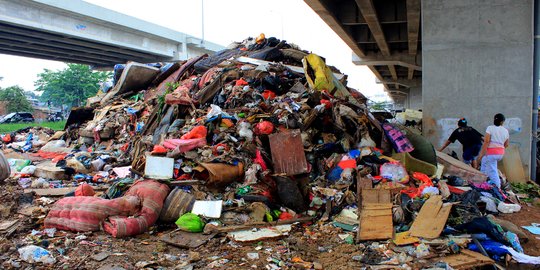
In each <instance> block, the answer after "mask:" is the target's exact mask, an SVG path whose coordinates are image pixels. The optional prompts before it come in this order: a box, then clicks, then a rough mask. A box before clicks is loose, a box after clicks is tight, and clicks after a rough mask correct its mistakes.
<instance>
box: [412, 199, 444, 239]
mask: <svg viewBox="0 0 540 270" xmlns="http://www.w3.org/2000/svg"><path fill="white" fill-rule="evenodd" d="M451 209H452V204H443V202H442V197H441V196H440V195H435V196H431V197H430V198H429V199H428V200H427V201H426V202H425V203H424V205H423V206H422V209H420V213H418V216H417V217H416V219H415V220H414V222H413V224H412V226H411V229H410V230H409V232H410V233H411V235H412V236H417V237H422V238H428V239H433V238H437V237H439V235H440V234H441V232H442V230H443V229H444V225H445V224H446V220H447V219H448V215H449V214H450V210H451Z"/></svg>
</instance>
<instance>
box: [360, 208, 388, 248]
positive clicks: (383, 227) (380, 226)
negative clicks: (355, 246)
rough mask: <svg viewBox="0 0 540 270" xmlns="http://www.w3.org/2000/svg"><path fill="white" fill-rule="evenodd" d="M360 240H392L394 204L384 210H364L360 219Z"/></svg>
mask: <svg viewBox="0 0 540 270" xmlns="http://www.w3.org/2000/svg"><path fill="white" fill-rule="evenodd" d="M360 228H362V229H361V230H360V231H359V239H360V240H384V239H390V238H392V235H393V231H394V227H393V224H392V204H391V203H389V204H387V206H386V208H384V209H366V208H363V209H362V215H361V217H360Z"/></svg>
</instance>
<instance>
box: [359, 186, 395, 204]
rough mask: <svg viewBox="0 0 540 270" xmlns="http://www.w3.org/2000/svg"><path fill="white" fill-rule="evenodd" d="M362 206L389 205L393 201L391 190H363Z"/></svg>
mask: <svg viewBox="0 0 540 270" xmlns="http://www.w3.org/2000/svg"><path fill="white" fill-rule="evenodd" d="M362 198H363V200H362V205H366V204H379V203H389V202H390V201H391V196H390V190H389V189H362Z"/></svg>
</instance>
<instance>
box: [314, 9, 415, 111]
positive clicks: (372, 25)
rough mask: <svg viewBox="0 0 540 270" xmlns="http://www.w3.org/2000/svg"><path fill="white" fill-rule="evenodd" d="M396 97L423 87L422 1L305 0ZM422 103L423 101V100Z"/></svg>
mask: <svg viewBox="0 0 540 270" xmlns="http://www.w3.org/2000/svg"><path fill="white" fill-rule="evenodd" d="M304 1H305V2H306V3H307V4H308V5H309V6H310V7H311V8H312V9H313V10H314V11H315V12H316V13H317V14H318V15H319V16H320V17H321V18H322V19H323V20H324V21H325V22H326V23H327V24H328V25H329V26H330V28H332V30H334V32H336V33H337V34H338V35H339V36H340V37H341V39H343V41H345V43H347V45H349V47H350V48H351V49H352V51H353V54H354V55H353V63H356V64H358V65H366V66H368V67H369V69H370V70H371V71H372V72H373V74H374V75H375V76H376V77H377V79H378V81H377V82H378V83H381V84H383V85H384V88H385V90H386V91H387V93H388V94H389V95H390V96H391V97H393V98H394V99H395V100H401V99H403V97H407V96H408V93H409V91H410V88H416V89H421V78H422V61H421V51H422V43H421V33H420V0H387V1H373V0H304ZM420 103H421V100H420Z"/></svg>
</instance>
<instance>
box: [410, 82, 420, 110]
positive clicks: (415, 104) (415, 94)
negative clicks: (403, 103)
mask: <svg viewBox="0 0 540 270" xmlns="http://www.w3.org/2000/svg"><path fill="white" fill-rule="evenodd" d="M408 98H409V104H408V105H409V106H408V109H413V110H419V109H422V85H420V86H415V87H411V88H409V96H408Z"/></svg>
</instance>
